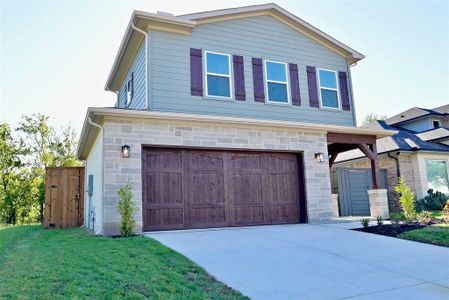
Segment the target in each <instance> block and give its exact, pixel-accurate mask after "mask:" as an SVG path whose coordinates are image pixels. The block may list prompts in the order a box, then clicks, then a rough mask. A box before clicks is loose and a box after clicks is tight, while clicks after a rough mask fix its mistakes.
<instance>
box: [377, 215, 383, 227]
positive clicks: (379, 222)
mask: <svg viewBox="0 0 449 300" xmlns="http://www.w3.org/2000/svg"><path fill="white" fill-rule="evenodd" d="M376 221H377V225H379V226H381V225H383V224H384V219H383V218H382V217H381V216H378V217H377V218H376Z"/></svg>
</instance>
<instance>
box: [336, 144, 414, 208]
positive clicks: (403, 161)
mask: <svg viewBox="0 0 449 300" xmlns="http://www.w3.org/2000/svg"><path fill="white" fill-rule="evenodd" d="M414 155H415V154H409V153H401V154H400V155H399V156H398V159H399V168H400V171H401V176H402V177H403V178H404V182H405V183H406V184H407V185H408V186H409V187H410V189H411V190H412V192H413V193H415V195H416V187H415V174H414V169H413V156H414ZM378 164H379V168H380V169H386V170H387V178H388V198H389V208H390V212H398V211H400V205H399V196H398V194H397V193H396V192H395V187H396V186H397V185H398V177H397V175H396V174H397V170H396V161H395V160H394V159H392V158H390V157H388V156H387V155H386V154H382V155H379V159H378ZM338 167H340V168H371V164H370V161H369V160H368V159H365V160H360V161H355V162H344V163H338V164H335V165H334V166H333V167H332V169H335V168H338Z"/></svg>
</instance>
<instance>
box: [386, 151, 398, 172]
mask: <svg viewBox="0 0 449 300" xmlns="http://www.w3.org/2000/svg"><path fill="white" fill-rule="evenodd" d="M387 155H388V157H389V158H392V159H394V160H395V161H396V176H397V177H398V178H399V177H401V170H400V169H399V159H398V158H397V157H395V156H392V155H391V152H388V154H387ZM397 155H399V152H397Z"/></svg>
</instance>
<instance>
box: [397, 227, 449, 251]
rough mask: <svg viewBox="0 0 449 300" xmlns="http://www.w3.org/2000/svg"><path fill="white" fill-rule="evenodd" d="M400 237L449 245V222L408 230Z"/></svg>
mask: <svg viewBox="0 0 449 300" xmlns="http://www.w3.org/2000/svg"><path fill="white" fill-rule="evenodd" d="M398 237H400V238H403V239H407V240H413V241H418V242H424V243H429V244H434V245H440V246H446V247H449V224H436V225H432V226H427V227H425V228H422V229H416V230H411V231H407V232H404V233H402V234H400V235H399V236H398Z"/></svg>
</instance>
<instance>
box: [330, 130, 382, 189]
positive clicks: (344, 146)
mask: <svg viewBox="0 0 449 300" xmlns="http://www.w3.org/2000/svg"><path fill="white" fill-rule="evenodd" d="M376 140H377V136H376V135H369V134H350V133H333V132H328V133H327V144H328V146H327V149H328V154H329V167H330V168H332V165H333V164H334V162H335V160H336V158H337V156H338V154H339V153H341V152H346V151H349V150H353V149H360V150H361V151H362V152H363V154H365V155H366V157H368V158H369V160H370V161H371V173H372V177H373V189H377V188H379V182H380V179H379V166H378V160H377V145H376Z"/></svg>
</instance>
